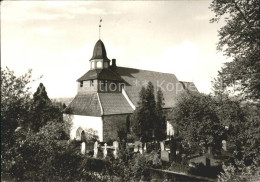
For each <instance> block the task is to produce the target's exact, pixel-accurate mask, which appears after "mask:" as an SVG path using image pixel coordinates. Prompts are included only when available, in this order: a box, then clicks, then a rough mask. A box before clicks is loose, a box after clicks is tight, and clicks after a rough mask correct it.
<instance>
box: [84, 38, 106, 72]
mask: <svg viewBox="0 0 260 182" xmlns="http://www.w3.org/2000/svg"><path fill="white" fill-rule="evenodd" d="M89 61H90V69H103V68H108V67H109V64H110V60H109V59H108V58H107V53H106V48H105V45H104V43H103V42H102V41H101V40H100V39H99V40H98V41H97V43H96V45H95V47H94V51H93V56H92V58H91V59H90V60H89Z"/></svg>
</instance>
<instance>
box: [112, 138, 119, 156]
mask: <svg viewBox="0 0 260 182" xmlns="http://www.w3.org/2000/svg"><path fill="white" fill-rule="evenodd" d="M113 147H114V152H113V153H114V157H115V159H117V158H118V149H119V145H118V142H117V141H114V142H113Z"/></svg>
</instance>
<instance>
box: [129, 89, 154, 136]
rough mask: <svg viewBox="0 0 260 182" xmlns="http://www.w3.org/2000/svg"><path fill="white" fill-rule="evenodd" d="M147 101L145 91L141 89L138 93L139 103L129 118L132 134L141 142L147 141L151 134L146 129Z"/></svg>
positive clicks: (147, 122)
mask: <svg viewBox="0 0 260 182" xmlns="http://www.w3.org/2000/svg"><path fill="white" fill-rule="evenodd" d="M147 107H148V105H147V100H146V89H145V88H144V87H142V89H141V91H140V93H139V102H138V107H137V108H136V110H135V111H134V113H133V115H132V116H131V117H132V119H131V121H133V122H132V124H133V132H134V133H135V134H136V136H137V137H139V138H141V139H142V141H148V138H147V137H148V136H149V137H150V136H151V133H150V131H149V129H148V128H150V126H149V122H150V121H149V118H148V115H149V110H148V108H147Z"/></svg>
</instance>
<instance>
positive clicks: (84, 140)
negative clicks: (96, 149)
mask: <svg viewBox="0 0 260 182" xmlns="http://www.w3.org/2000/svg"><path fill="white" fill-rule="evenodd" d="M80 140H81V141H82V142H86V141H87V138H86V134H85V131H84V130H83V131H82V132H81V138H80Z"/></svg>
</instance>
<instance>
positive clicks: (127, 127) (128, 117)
mask: <svg viewBox="0 0 260 182" xmlns="http://www.w3.org/2000/svg"><path fill="white" fill-rule="evenodd" d="M126 132H127V133H130V116H129V115H128V116H127V117H126Z"/></svg>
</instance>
